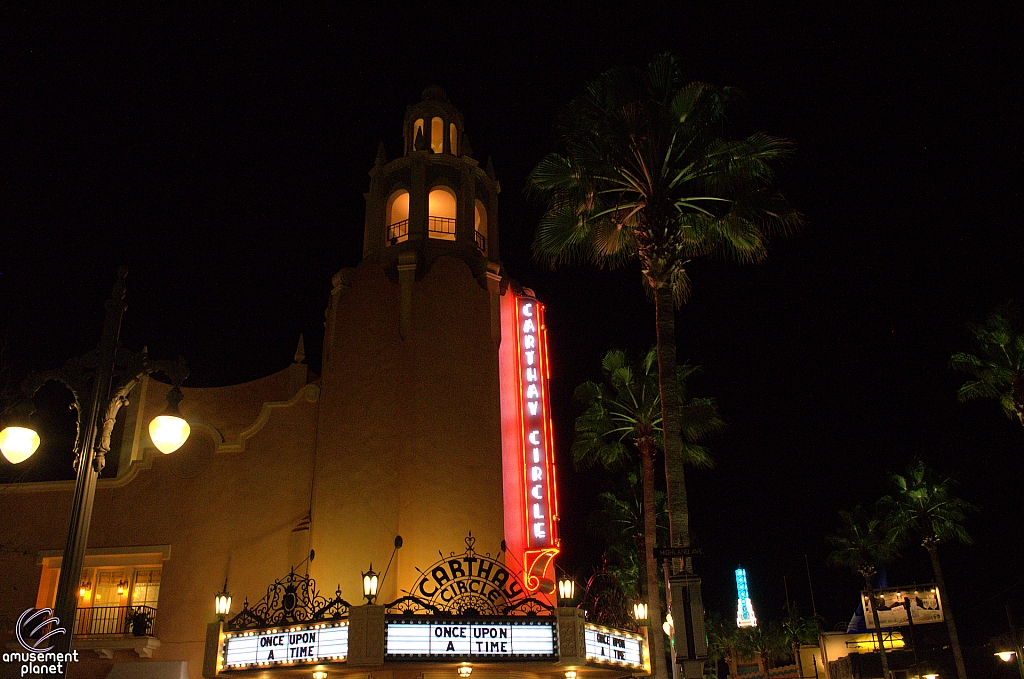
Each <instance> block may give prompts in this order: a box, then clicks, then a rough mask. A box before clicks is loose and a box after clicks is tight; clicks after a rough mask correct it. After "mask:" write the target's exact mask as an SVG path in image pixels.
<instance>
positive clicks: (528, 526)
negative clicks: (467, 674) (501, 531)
mask: <svg viewBox="0 0 1024 679" xmlns="http://www.w3.org/2000/svg"><path fill="white" fill-rule="evenodd" d="M505 297H506V299H503V302H502V303H503V308H502V346H501V377H502V379H501V390H502V399H501V406H502V449H503V450H502V453H503V458H504V463H503V470H504V490H505V502H506V511H505V516H506V526H505V532H506V540H508V541H509V544H510V545H511V550H512V551H513V553H516V554H517V556H518V554H519V553H521V554H522V563H523V566H524V571H525V572H524V574H523V582H524V584H525V585H526V589H527V591H530V592H534V591H537V590H541V591H544V592H550V591H552V590H553V582H552V581H551V580H550V578H547V577H546V576H547V571H548V569H549V566H550V563H551V560H552V559H553V558H554V556H555V555H556V554H558V551H559V541H558V524H557V518H558V505H557V493H556V483H555V462H554V445H553V432H552V426H551V416H550V405H549V403H550V396H549V393H548V381H549V379H550V376H551V375H550V365H549V363H548V356H547V328H546V326H545V324H544V305H543V304H541V303H540V302H538V301H537V299H536V298H535V297H533V296H532V295H528V294H515V293H513V292H512V291H511V290H510V291H508V292H507V293H506V295H505Z"/></svg>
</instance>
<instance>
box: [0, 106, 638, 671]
mask: <svg viewBox="0 0 1024 679" xmlns="http://www.w3.org/2000/svg"><path fill="white" fill-rule="evenodd" d="M402 132H403V137H404V152H403V154H402V155H401V156H400V157H398V158H395V159H393V160H390V161H389V160H388V159H387V158H386V157H385V154H384V151H383V148H382V149H381V151H380V153H379V154H378V157H377V159H376V162H375V164H374V166H373V168H372V169H371V171H370V185H369V191H368V193H366V194H365V195H366V215H365V221H364V225H363V234H364V243H363V257H362V261H361V262H360V263H359V265H358V266H357V267H355V268H353V269H343V270H342V271H339V272H338V273H337V274H335V276H334V278H333V290H332V291H331V294H330V298H329V299H328V300H327V309H326V319H325V326H324V327H325V337H324V342H323V347H324V348H323V361H322V373H321V374H320V375H318V376H314V375H312V374H311V373H309V372H308V371H307V369H306V365H305V357H304V352H303V349H302V344H301V341H300V344H299V349H298V351H297V353H296V356H295V361H294V363H292V365H291V366H289V367H288V368H286V369H285V370H283V371H281V372H278V373H276V374H273V375H269V376H267V377H264V378H262V379H258V380H255V381H253V382H249V383H245V384H239V385H233V386H227V387H218V388H205V389H190V388H184V389H183V391H184V400H183V401H182V403H181V411H182V413H184V415H185V416H186V418H187V419H188V420H189V423H190V425H191V429H192V434H191V437H190V438H189V440H188V442H187V443H186V444H185V446H184V447H183V448H182V449H180V450H178V451H177V452H175V453H173V454H170V455H162V454H161V453H159V452H158V451H157V450H156V449H155V448H154V447H153V446H152V443H151V442H150V441H149V438H148V434H147V433H146V431H145V430H146V426H145V425H146V423H148V422H149V420H150V419H151V418H152V417H153V416H155V415H156V414H159V413H160V412H161V411H162V410H163V408H164V403H165V400H164V399H165V396H166V393H167V391H168V386H167V385H165V384H162V383H160V382H157V381H154V380H144V381H143V382H142V383H141V384H140V385H139V386H138V387H136V389H135V391H133V393H132V394H131V398H130V405H128V406H126V407H125V408H124V411H123V412H122V413H121V416H120V417H121V418H122V419H123V433H122V434H121V436H120V440H119V441H118V442H115V443H116V444H117V445H118V446H119V447H118V448H115V449H114V450H113V451H112V454H113V455H116V456H117V458H118V465H117V474H116V476H115V477H113V478H105V479H101V480H100V482H99V485H98V489H97V491H96V500H95V508H94V511H93V520H92V528H91V532H90V538H89V549H88V551H87V554H86V559H85V570H84V572H83V577H82V582H81V588H80V591H79V594H80V597H79V613H78V616H77V619H76V621H75V624H74V633H75V638H74V647H75V648H76V649H77V650H78V651H79V661H78V662H77V663H75V664H74V665H73V666H72V667H71V675H70V676H76V677H90V678H91V677H97V678H98V677H114V678H116V677H175V678H184V677H189V678H191V679H199V678H200V677H208V678H213V677H314V676H315V677H322V676H326V677H338V678H340V677H348V676H352V677H355V676H358V677H374V678H379V679H414V678H420V677H423V678H425V679H428V678H433V677H444V678H445V679H455V678H456V677H467V676H470V675H472V676H473V677H484V678H486V677H495V678H496V677H524V678H525V677H552V678H553V677H559V678H565V679H573V678H574V677H580V678H586V679H591V678H592V679H601V678H604V677H607V678H609V679H611V678H612V677H622V676H626V675H629V674H637V675H644V674H647V673H648V670H649V662H648V656H647V646H646V642H645V641H644V639H643V637H642V635H640V634H638V633H636V632H634V631H629V630H610V629H606V628H599V627H596V626H594V625H591V624H589V623H587V622H586V619H585V614H584V611H582V610H581V609H578V608H575V607H574V605H575V604H574V603H566V602H564V601H562V602H559V600H557V597H556V594H555V579H556V578H555V569H554V562H555V560H556V557H557V555H558V553H559V548H560V542H559V538H558V502H557V498H558V492H557V474H556V471H557V470H556V469H555V464H554V450H553V447H552V431H551V419H550V412H549V409H548V391H547V389H548V380H549V378H550V376H551V373H552V372H553V371H555V370H556V368H553V367H552V365H551V363H550V362H549V357H548V355H547V351H546V336H545V332H546V328H545V323H544V307H543V304H541V303H540V302H539V301H538V300H537V299H536V298H535V297H534V295H533V293H532V292H531V291H530V290H528V289H523V288H521V287H520V286H518V285H516V284H515V283H514V282H513V281H510V280H508V279H507V278H504V277H503V275H502V270H501V264H500V259H499V250H498V246H499V228H498V225H499V221H498V192H499V185H498V182H497V180H496V179H495V177H494V173H493V170H492V169H491V168H490V166H489V165H488V166H487V167H486V168H481V167H480V166H479V164H478V163H477V161H475V160H474V159H473V158H472V157H471V149H470V148H469V144H468V141H467V140H466V137H465V134H464V126H463V120H462V115H461V114H460V113H459V111H458V110H457V109H455V107H454V106H453V105H452V104H451V103H449V102H448V100H447V98H446V96H445V94H444V92H442V91H441V90H440V89H439V88H428V89H427V90H426V91H425V92H424V93H423V100H422V101H420V102H419V103H417V104H414V105H412V106H410V107H409V108H408V109H407V112H406V115H405V121H404V124H403V130H402ZM2 463H3V464H7V462H6V461H2ZM72 489H73V482H70V481H69V482H64V481H61V482H47V483H31V484H15V485H12V486H9V487H7V488H6V489H4V492H3V493H2V494H0V511H2V512H3V515H4V517H5V520H4V526H3V529H2V537H0V543H2V544H3V545H4V546H5V549H4V550H2V551H0V572H2V573H3V574H4V581H5V585H6V587H5V591H4V596H3V597H0V615H2V618H0V619H2V620H3V622H4V625H3V626H4V631H3V633H4V636H5V638H4V643H5V648H6V649H7V650H17V649H18V648H19V646H18V642H17V640H16V636H15V634H14V628H15V627H16V625H17V620H18V618H19V616H21V614H22V613H23V612H24V611H25V610H26V609H29V608H46V607H51V606H52V605H53V601H54V597H55V594H56V587H57V577H58V574H59V572H60V567H61V550H62V548H63V545H64V541H65V532H66V527H67V522H68V511H69V507H70V504H71V494H72ZM370 571H372V573H370ZM367 573H369V574H370V578H367V580H371V579H372V578H373V576H374V574H375V575H376V582H377V585H376V588H377V591H376V593H375V595H374V594H372V593H370V594H369V595H367V596H364V574H367ZM367 584H369V582H368V583H367ZM221 591H229V592H230V593H231V594H232V605H231V609H230V611H229V612H228V613H226V614H225V615H223V616H218V615H216V614H215V611H214V595H215V594H216V593H218V592H221ZM15 670H16V668H15V666H14V665H13V664H10V663H5V665H4V671H5V672H7V673H12V672H13V673H15V675H17V672H16V671H15ZM324 672H326V674H322V673H324Z"/></svg>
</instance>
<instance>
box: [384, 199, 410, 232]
mask: <svg viewBox="0 0 1024 679" xmlns="http://www.w3.org/2000/svg"><path fill="white" fill-rule="evenodd" d="M386 222H387V226H388V230H387V243H388V245H394V244H395V243H401V242H402V241H405V240H408V239H409V192H408V191H406V190H405V189H399V190H398V191H395V192H394V193H392V194H391V197H390V198H388V203H387V218H386Z"/></svg>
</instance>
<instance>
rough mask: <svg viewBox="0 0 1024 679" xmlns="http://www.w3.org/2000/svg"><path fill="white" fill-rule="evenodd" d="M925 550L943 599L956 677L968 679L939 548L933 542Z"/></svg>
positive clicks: (943, 612) (943, 613) (944, 615)
mask: <svg viewBox="0 0 1024 679" xmlns="http://www.w3.org/2000/svg"><path fill="white" fill-rule="evenodd" d="M924 548H925V549H927V550H928V556H929V558H931V560H932V571H934V572H935V584H936V585H937V586H938V588H939V596H940V597H942V616H943V617H944V618H945V619H946V628H947V629H948V630H949V645H950V646H952V647H953V662H954V663H955V664H956V676H957V679H967V670H966V668H965V667H964V656H963V653H961V651H960V636H959V635H958V634H957V633H956V623H955V622H953V609H952V608H951V607H950V605H949V594H948V593H947V592H946V579H945V578H943V577H942V566H941V565H939V546H938V545H937V544H935V543H933V542H926V543H925V545H924Z"/></svg>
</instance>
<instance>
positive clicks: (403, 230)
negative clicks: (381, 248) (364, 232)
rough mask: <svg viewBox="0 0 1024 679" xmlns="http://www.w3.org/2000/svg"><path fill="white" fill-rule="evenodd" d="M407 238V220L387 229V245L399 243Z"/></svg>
mask: <svg viewBox="0 0 1024 679" xmlns="http://www.w3.org/2000/svg"><path fill="white" fill-rule="evenodd" d="M408 237H409V220H408V219H403V220H402V221H400V222H395V223H394V224H392V225H391V226H389V227H388V243H390V244H391V245H394V244H395V243H401V242H402V241H404V240H406V239H407V238H408Z"/></svg>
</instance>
